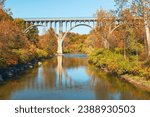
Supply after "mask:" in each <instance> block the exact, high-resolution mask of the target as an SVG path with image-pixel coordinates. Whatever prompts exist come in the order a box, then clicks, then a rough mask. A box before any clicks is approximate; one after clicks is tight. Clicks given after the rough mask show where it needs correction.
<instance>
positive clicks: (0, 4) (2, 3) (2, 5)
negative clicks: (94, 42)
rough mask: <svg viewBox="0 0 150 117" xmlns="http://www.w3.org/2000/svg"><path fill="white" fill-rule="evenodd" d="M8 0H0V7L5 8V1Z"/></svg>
mask: <svg viewBox="0 0 150 117" xmlns="http://www.w3.org/2000/svg"><path fill="white" fill-rule="evenodd" d="M5 1H6V0H0V9H3V8H4V3H5Z"/></svg>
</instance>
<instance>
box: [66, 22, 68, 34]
mask: <svg viewBox="0 0 150 117" xmlns="http://www.w3.org/2000/svg"><path fill="white" fill-rule="evenodd" d="M67 23H68V22H67V21H66V32H67Z"/></svg>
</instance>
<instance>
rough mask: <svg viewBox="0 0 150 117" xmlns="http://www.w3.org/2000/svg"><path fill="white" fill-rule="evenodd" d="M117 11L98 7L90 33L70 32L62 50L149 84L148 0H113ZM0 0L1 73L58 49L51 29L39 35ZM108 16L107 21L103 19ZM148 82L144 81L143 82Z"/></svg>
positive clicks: (55, 35) (52, 53)
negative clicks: (86, 55)
mask: <svg viewBox="0 0 150 117" xmlns="http://www.w3.org/2000/svg"><path fill="white" fill-rule="evenodd" d="M115 3H116V9H117V10H116V11H117V12H116V11H115V10H111V11H106V10H104V9H99V10H98V11H97V13H96V18H97V24H96V27H95V29H93V30H92V31H91V32H90V33H89V34H85V35H81V34H78V33H73V32H70V33H68V35H67V36H66V38H65V41H64V44H63V50H64V53H85V54H88V57H89V58H88V61H89V63H90V64H93V65H95V66H96V67H98V68H100V69H102V70H105V71H107V72H111V73H114V74H116V75H118V76H123V77H128V76H130V77H134V78H135V79H136V80H137V81H141V82H144V83H145V84H146V85H150V84H149V83H148V82H149V79H150V31H149V30H150V1H149V0H132V2H131V3H128V2H126V0H115ZM3 4H4V2H3V0H2V1H1V2H0V6H1V8H0V69H1V70H0V72H2V69H6V68H9V67H12V66H15V65H18V64H27V63H28V62H30V61H34V60H40V59H43V58H49V57H50V56H52V55H54V54H56V52H57V34H55V32H54V30H53V29H52V28H50V29H49V30H48V31H46V33H45V34H44V35H42V36H40V35H38V29H37V28H34V29H32V30H30V31H29V32H28V33H26V34H25V33H23V31H24V30H25V28H26V24H25V21H24V20H23V19H19V18H17V19H14V18H13V17H12V16H11V13H10V11H9V10H8V9H4V8H3V7H2V5H3ZM106 19H107V20H106ZM145 81H147V82H145Z"/></svg>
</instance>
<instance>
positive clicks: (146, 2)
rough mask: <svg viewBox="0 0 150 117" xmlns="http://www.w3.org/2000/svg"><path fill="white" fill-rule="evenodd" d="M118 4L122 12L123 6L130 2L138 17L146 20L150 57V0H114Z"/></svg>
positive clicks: (149, 54)
mask: <svg viewBox="0 0 150 117" xmlns="http://www.w3.org/2000/svg"><path fill="white" fill-rule="evenodd" d="M114 1H115V2H116V5H117V6H118V8H119V10H120V12H122V10H123V7H124V6H125V5H126V4H127V3H128V4H129V6H130V9H131V10H132V12H133V13H134V15H135V16H137V17H138V18H142V19H143V22H144V28H145V34H146V42H147V51H148V56H149V57H150V29H149V27H150V24H149V17H150V0H114Z"/></svg>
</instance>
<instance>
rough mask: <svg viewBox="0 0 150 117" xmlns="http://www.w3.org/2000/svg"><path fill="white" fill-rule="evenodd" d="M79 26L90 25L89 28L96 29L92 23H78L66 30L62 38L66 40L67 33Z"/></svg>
mask: <svg viewBox="0 0 150 117" xmlns="http://www.w3.org/2000/svg"><path fill="white" fill-rule="evenodd" d="M79 26H86V27H89V28H91V29H94V28H93V27H92V26H90V25H88V24H77V25H75V26H73V27H71V28H70V29H69V30H68V31H67V32H65V34H64V35H63V36H62V40H63V41H64V39H65V37H66V36H67V34H68V33H69V32H70V31H71V30H73V29H75V28H76V27H79Z"/></svg>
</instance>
